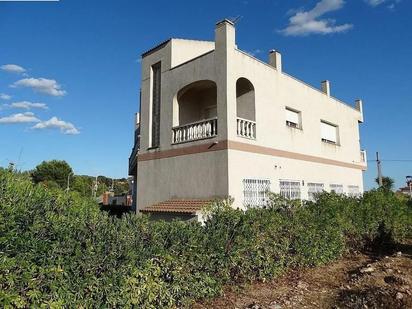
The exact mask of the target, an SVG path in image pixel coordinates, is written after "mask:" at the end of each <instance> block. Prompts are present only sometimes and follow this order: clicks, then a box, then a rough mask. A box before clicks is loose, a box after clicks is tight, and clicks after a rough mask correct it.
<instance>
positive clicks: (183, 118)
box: [172, 80, 217, 144]
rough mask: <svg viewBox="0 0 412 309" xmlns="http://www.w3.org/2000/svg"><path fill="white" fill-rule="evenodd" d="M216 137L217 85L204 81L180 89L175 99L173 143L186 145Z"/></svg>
mask: <svg viewBox="0 0 412 309" xmlns="http://www.w3.org/2000/svg"><path fill="white" fill-rule="evenodd" d="M216 135H217V87H216V83H215V82H213V81H210V80H202V81H197V82H194V83H191V84H189V85H187V86H185V87H183V88H182V89H180V90H179V91H178V93H177V95H176V99H175V110H174V127H173V137H172V142H173V143H174V144H177V143H184V142H190V141H195V140H201V139H206V138H212V137H215V136H216Z"/></svg>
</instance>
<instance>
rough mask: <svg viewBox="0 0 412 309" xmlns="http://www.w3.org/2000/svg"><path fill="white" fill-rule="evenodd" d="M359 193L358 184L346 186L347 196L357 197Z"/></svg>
mask: <svg viewBox="0 0 412 309" xmlns="http://www.w3.org/2000/svg"><path fill="white" fill-rule="evenodd" d="M359 195H360V192H359V187H358V186H348V196H349V197H358V196H359Z"/></svg>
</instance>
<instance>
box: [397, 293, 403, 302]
mask: <svg viewBox="0 0 412 309" xmlns="http://www.w3.org/2000/svg"><path fill="white" fill-rule="evenodd" d="M402 298H403V294H402V293H401V292H398V293H396V299H397V300H401V299H402Z"/></svg>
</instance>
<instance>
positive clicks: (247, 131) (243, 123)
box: [237, 117, 256, 139]
mask: <svg viewBox="0 0 412 309" xmlns="http://www.w3.org/2000/svg"><path fill="white" fill-rule="evenodd" d="M237 135H238V136H241V137H245V138H250V139H256V122H254V121H251V120H247V119H243V118H239V117H238V118H237Z"/></svg>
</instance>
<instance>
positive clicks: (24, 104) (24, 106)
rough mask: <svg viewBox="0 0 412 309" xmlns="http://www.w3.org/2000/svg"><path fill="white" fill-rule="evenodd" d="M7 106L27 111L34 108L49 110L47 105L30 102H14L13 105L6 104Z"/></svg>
mask: <svg viewBox="0 0 412 309" xmlns="http://www.w3.org/2000/svg"><path fill="white" fill-rule="evenodd" d="M5 106H6V107H10V108H22V109H27V110H29V109H32V108H39V109H48V107H47V105H46V104H44V103H32V102H29V101H21V102H14V103H11V104H5Z"/></svg>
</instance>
